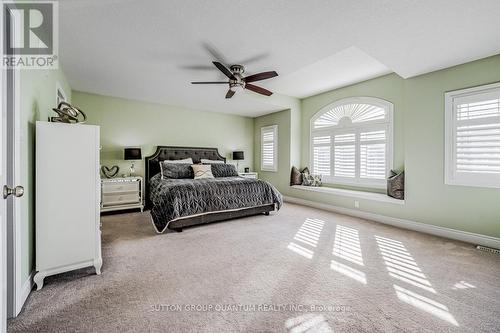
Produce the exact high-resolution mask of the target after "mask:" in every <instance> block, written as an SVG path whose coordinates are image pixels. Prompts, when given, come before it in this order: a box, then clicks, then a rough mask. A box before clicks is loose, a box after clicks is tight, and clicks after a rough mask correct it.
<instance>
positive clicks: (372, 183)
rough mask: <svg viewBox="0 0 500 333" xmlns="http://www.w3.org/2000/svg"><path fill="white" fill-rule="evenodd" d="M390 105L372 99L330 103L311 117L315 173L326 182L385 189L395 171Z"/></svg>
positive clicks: (365, 98) (311, 153)
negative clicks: (388, 177)
mask: <svg viewBox="0 0 500 333" xmlns="http://www.w3.org/2000/svg"><path fill="white" fill-rule="evenodd" d="M392 113H393V105H392V103H390V102H387V101H384V100H382V99H379V98H373V97H354V98H347V99H343V100H340V101H337V102H334V103H332V104H329V105H327V106H325V107H324V108H322V109H321V110H319V111H318V112H317V113H316V114H315V115H314V116H313V117H312V118H311V150H310V160H311V167H312V173H314V174H321V175H322V176H323V177H322V178H323V182H325V183H335V184H344V185H354V186H363V187H385V184H386V181H385V179H386V177H387V175H388V172H389V171H390V169H391V168H392V150H393V148H392Z"/></svg>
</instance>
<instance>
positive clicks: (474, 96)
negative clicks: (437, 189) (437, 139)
mask: <svg viewBox="0 0 500 333" xmlns="http://www.w3.org/2000/svg"><path fill="white" fill-rule="evenodd" d="M445 100H446V112H445V113H446V119H445V127H446V128H445V132H446V137H445V183H446V184H449V185H463V186H478V187H500V83H497V84H491V85H486V86H481V87H475V88H470V89H463V90H458V91H452V92H448V93H446V94H445Z"/></svg>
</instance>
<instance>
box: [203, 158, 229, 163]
mask: <svg viewBox="0 0 500 333" xmlns="http://www.w3.org/2000/svg"><path fill="white" fill-rule="evenodd" d="M225 163H226V162H224V161H221V160H209V159H206V158H202V159H201V164H225Z"/></svg>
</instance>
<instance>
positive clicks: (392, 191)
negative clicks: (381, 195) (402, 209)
mask: <svg viewBox="0 0 500 333" xmlns="http://www.w3.org/2000/svg"><path fill="white" fill-rule="evenodd" d="M387 195H388V196H390V197H393V198H396V199H400V200H404V198H405V172H404V171H402V172H400V173H397V172H395V171H393V170H391V175H390V176H389V178H387Z"/></svg>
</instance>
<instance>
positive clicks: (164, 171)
mask: <svg viewBox="0 0 500 333" xmlns="http://www.w3.org/2000/svg"><path fill="white" fill-rule="evenodd" d="M193 177H194V174H193V169H191V164H181V163H163V164H162V165H161V179H167V178H173V179H179V178H193Z"/></svg>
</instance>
